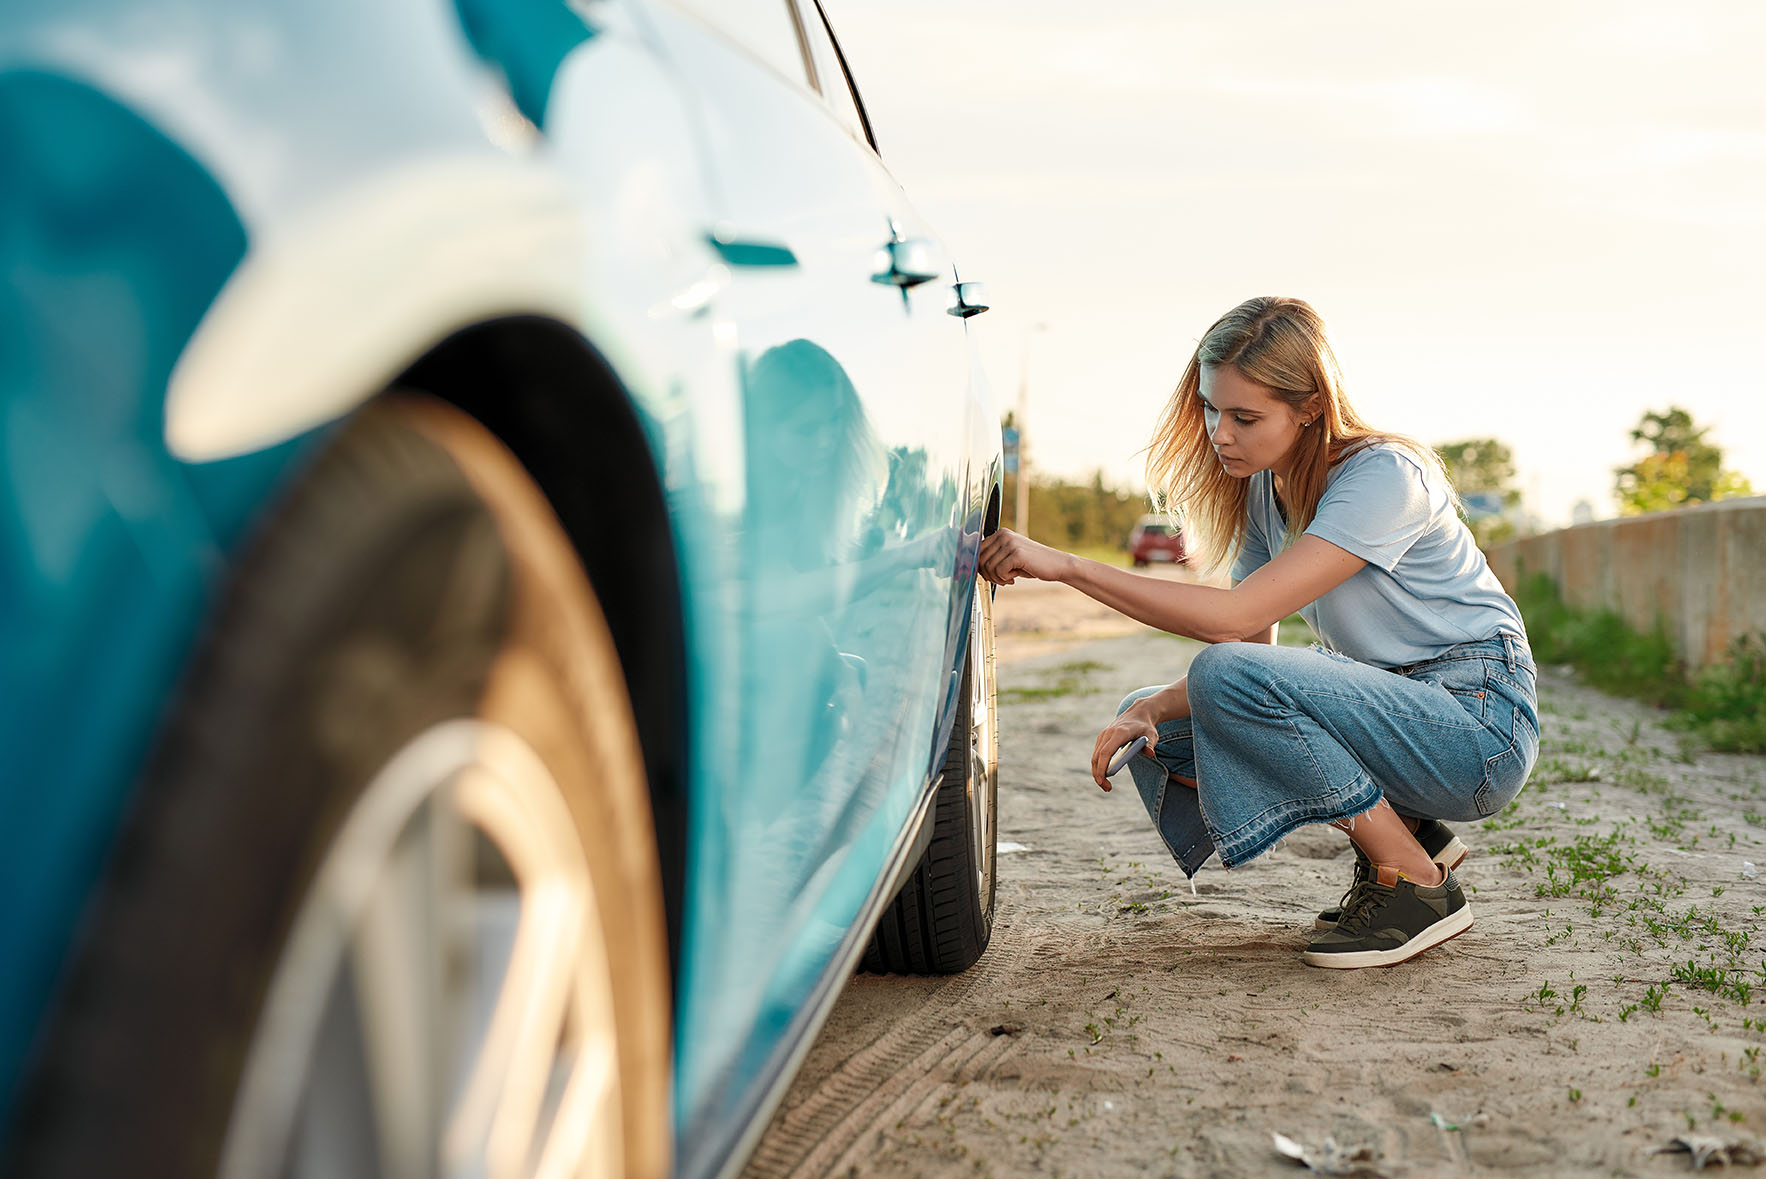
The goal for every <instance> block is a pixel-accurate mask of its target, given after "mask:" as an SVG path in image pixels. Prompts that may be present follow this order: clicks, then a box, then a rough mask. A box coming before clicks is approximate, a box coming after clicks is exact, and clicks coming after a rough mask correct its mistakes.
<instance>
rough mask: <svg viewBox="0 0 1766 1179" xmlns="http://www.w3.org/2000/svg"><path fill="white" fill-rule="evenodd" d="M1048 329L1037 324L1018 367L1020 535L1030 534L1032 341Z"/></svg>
mask: <svg viewBox="0 0 1766 1179" xmlns="http://www.w3.org/2000/svg"><path fill="white" fill-rule="evenodd" d="M1048 326H1049V325H1048V324H1046V323H1033V324H1031V325H1030V328H1029V330H1027V331H1026V332H1025V333H1024V357H1023V363H1022V364H1021V365H1019V367H1018V502H1017V503H1016V504H1015V505H1013V510H1012V527H1013V528H1014V529H1015V530H1016V531H1017V533H1018V535H1019V536H1029V535H1030V429H1029V418H1030V340H1031V337H1033V336H1035V335H1036V334H1037V333H1038V332H1040V331H1044V330H1046V329H1047V328H1048Z"/></svg>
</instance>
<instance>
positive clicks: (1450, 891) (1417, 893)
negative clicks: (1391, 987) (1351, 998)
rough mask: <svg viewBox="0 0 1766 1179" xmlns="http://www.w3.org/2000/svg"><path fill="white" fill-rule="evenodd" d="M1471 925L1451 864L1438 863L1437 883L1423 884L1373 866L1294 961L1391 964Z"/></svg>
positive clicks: (1336, 966) (1344, 967)
mask: <svg viewBox="0 0 1766 1179" xmlns="http://www.w3.org/2000/svg"><path fill="white" fill-rule="evenodd" d="M1471 927H1472V907H1471V906H1470V905H1468V904H1467V903H1466V896H1465V893H1463V892H1461V891H1460V887H1459V880H1458V879H1457V878H1456V877H1455V876H1454V875H1453V869H1451V868H1443V869H1442V870H1441V883H1439V884H1434V885H1428V884H1418V883H1417V882H1416V881H1414V880H1412V879H1411V878H1410V877H1408V876H1406V875H1404V873H1402V872H1400V871H1398V869H1396V868H1388V867H1385V866H1384V865H1375V866H1374V869H1373V871H1372V872H1371V873H1369V875H1368V878H1367V879H1366V880H1364V881H1362V882H1361V884H1359V885H1358V886H1356V887H1355V888H1354V889H1352V890H1351V891H1350V893H1349V896H1348V897H1347V898H1346V899H1345V901H1344V903H1343V916H1342V917H1340V918H1339V919H1338V920H1337V924H1336V925H1335V926H1334V927H1332V928H1331V929H1328V930H1326V931H1325V932H1324V933H1321V934H1319V935H1318V936H1317V937H1315V938H1313V939H1312V944H1311V945H1309V946H1307V947H1306V952H1305V953H1304V954H1301V955H1300V960H1301V961H1302V962H1305V963H1306V964H1307V965H1308V966H1324V967H1330V968H1334V969H1338V970H1352V969H1355V968H1356V967H1360V966H1396V965H1398V963H1400V962H1403V961H1405V960H1406V959H1409V958H1414V957H1416V956H1417V955H1418V954H1420V953H1422V952H1423V951H1424V950H1427V949H1429V948H1430V947H1432V946H1438V945H1440V944H1441V943H1442V942H1444V941H1446V940H1447V939H1448V938H1451V937H1458V936H1459V935H1460V934H1462V933H1464V932H1465V931H1466V930H1468V929H1470V928H1471Z"/></svg>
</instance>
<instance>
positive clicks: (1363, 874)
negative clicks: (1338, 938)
mask: <svg viewBox="0 0 1766 1179" xmlns="http://www.w3.org/2000/svg"><path fill="white" fill-rule="evenodd" d="M1373 874H1374V864H1373V861H1372V860H1370V859H1368V858H1367V857H1366V856H1364V855H1362V854H1361V851H1360V849H1359V848H1358V849H1356V852H1355V875H1353V876H1351V877H1350V878H1349V887H1348V888H1346V889H1344V890H1343V895H1342V896H1340V897H1338V898H1337V911H1338V913H1339V914H1340V916H1339V917H1338V920H1339V921H1340V920H1342V918H1343V917H1347V916H1348V915H1349V899H1350V898H1351V897H1353V896H1354V895H1355V890H1356V889H1358V888H1360V887H1361V886H1362V885H1364V884H1366V883H1367V882H1368V881H1369V880H1371V879H1372V878H1373Z"/></svg>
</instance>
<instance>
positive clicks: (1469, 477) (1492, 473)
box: [1435, 438, 1521, 548]
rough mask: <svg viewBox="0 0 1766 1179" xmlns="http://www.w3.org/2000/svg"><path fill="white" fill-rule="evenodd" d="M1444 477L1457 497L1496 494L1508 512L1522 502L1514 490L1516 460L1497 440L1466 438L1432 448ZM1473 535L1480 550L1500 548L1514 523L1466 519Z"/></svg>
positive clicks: (1490, 518) (1501, 519)
mask: <svg viewBox="0 0 1766 1179" xmlns="http://www.w3.org/2000/svg"><path fill="white" fill-rule="evenodd" d="M1435 453H1436V454H1438V455H1440V456H1441V463H1442V465H1443V466H1445V467H1446V468H1447V477H1448V478H1449V479H1451V480H1452V481H1453V487H1454V490H1456V491H1458V492H1459V493H1460V495H1462V496H1466V495H1477V494H1480V493H1484V494H1492V493H1493V494H1496V495H1499V496H1501V497H1502V506H1503V508H1504V509H1505V510H1506V509H1511V508H1513V507H1515V506H1516V505H1517V504H1519V503H1520V502H1521V493H1520V491H1519V490H1518V489H1517V488H1516V487H1515V485H1514V482H1515V458H1514V452H1513V451H1511V450H1509V448H1508V444H1507V443H1506V442H1502V441H1500V440H1499V439H1496V438H1466V439H1462V440H1461V441H1459V442H1445V443H1442V444H1441V445H1440V446H1437V447H1436V448H1435ZM1467 524H1468V525H1469V526H1470V527H1471V530H1472V535H1473V537H1475V538H1476V539H1477V541H1478V545H1479V547H1480V548H1488V547H1489V546H1491V545H1493V544H1501V543H1502V542H1503V541H1505V540H1508V539H1510V538H1512V537H1513V536H1514V534H1515V524H1514V521H1513V520H1510V519H1507V518H1505V517H1502V516H1479V517H1472V518H1468V519H1467Z"/></svg>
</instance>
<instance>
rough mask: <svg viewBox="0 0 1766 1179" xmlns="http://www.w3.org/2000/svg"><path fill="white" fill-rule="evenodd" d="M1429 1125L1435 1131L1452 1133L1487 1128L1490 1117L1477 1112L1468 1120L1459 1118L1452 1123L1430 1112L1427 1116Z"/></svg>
mask: <svg viewBox="0 0 1766 1179" xmlns="http://www.w3.org/2000/svg"><path fill="white" fill-rule="evenodd" d="M1429 1124H1430V1125H1431V1126H1433V1127H1435V1129H1437V1130H1441V1131H1444V1132H1446V1133H1452V1132H1453V1131H1455V1130H1464V1129H1467V1128H1471V1127H1478V1126H1488V1125H1489V1124H1490V1115H1489V1114H1487V1113H1483V1112H1479V1113H1475V1114H1473V1115H1472V1116H1471V1117H1469V1118H1461V1119H1460V1120H1459V1121H1457V1122H1454V1121H1449V1120H1448V1119H1446V1118H1444V1117H1442V1116H1441V1115H1440V1114H1438V1113H1433V1112H1431V1113H1430V1114H1429Z"/></svg>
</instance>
